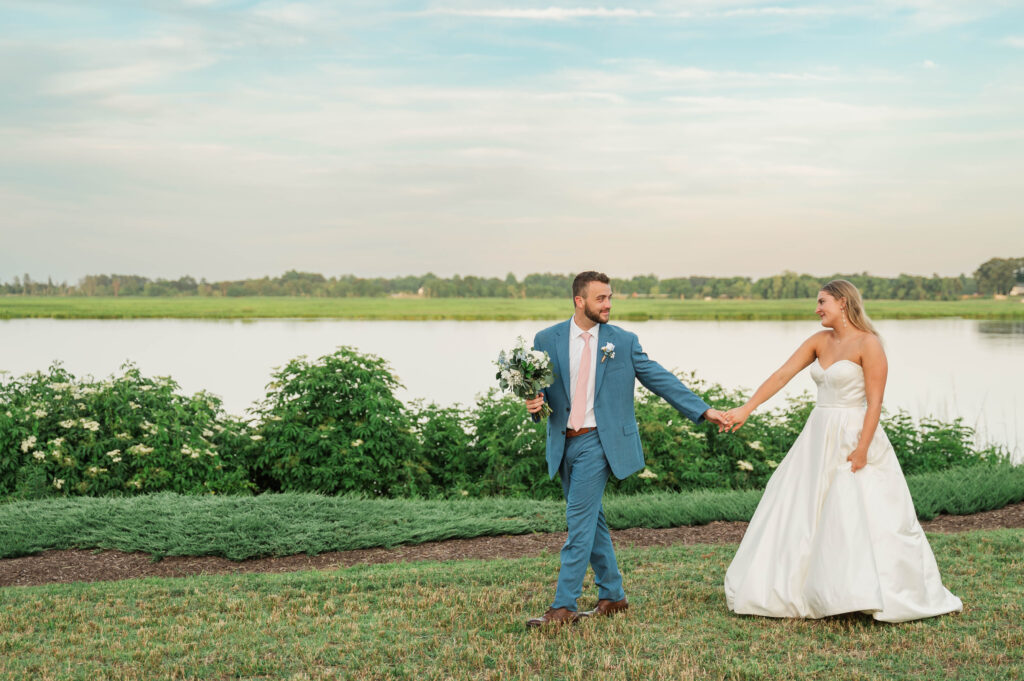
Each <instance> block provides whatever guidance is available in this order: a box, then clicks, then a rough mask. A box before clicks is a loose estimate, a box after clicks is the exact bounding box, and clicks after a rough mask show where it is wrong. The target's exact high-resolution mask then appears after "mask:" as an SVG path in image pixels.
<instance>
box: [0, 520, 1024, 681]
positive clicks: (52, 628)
mask: <svg viewBox="0 0 1024 681" xmlns="http://www.w3.org/2000/svg"><path fill="white" fill-rule="evenodd" d="M929 539H930V541H931V544H932V547H933V549H934V551H935V554H936V557H937V559H938V562H939V568H940V570H941V571H942V576H943V581H944V583H945V585H946V586H947V587H948V588H949V589H950V590H952V591H953V592H954V593H955V594H957V595H958V596H960V597H961V599H962V600H963V601H964V604H965V608H964V611H963V612H962V613H958V614H953V615H947V616H943V617H938V618H933V619H928V620H921V621H917V622H909V623H904V624H896V625H893V624H881V623H877V622H874V621H873V620H871V619H870V618H869V617H867V616H863V615H847V616H840V617H833V618H827V619H824V620H806V621H804V620H772V619H763V618H756V617H740V616H736V615H733V614H731V613H729V612H728V610H727V609H726V606H725V597H724V595H723V592H722V579H723V577H724V574H725V569H726V567H727V565H728V563H729V561H730V560H731V559H732V555H733V553H734V552H735V549H736V547H735V546H734V545H717V546H708V545H697V546H672V547H667V548H645V549H628V548H623V549H621V550H620V551H619V559H620V565H621V568H622V571H623V575H624V577H625V580H626V586H627V589H628V594H629V598H630V601H631V603H632V605H633V607H632V609H631V610H630V611H629V612H628V613H627V614H626V615H624V616H617V617H615V618H611V619H602V620H591V621H584V622H582V623H581V624H579V625H577V626H575V627H569V628H565V629H560V630H551V631H540V632H537V631H527V630H526V629H525V628H524V626H523V621H524V620H525V619H526V618H527V617H530V616H534V615H537V614H539V613H541V612H543V611H544V609H545V608H546V606H547V603H548V601H549V599H550V597H551V594H552V591H553V586H554V579H555V575H556V573H557V568H558V555H557V553H554V552H553V553H551V554H550V555H546V556H542V557H540V558H524V559H517V560H494V561H487V562H481V561H462V562H449V563H405V564H393V565H378V566H357V567H352V568H345V569H340V570H334V571H325V572H303V573H293V574H279V575H240V576H209V577H191V578H182V579H146V580H129V581H123V582H110V583H97V584H67V585H50V586H41V587H9V588H5V589H0V602H2V604H3V607H2V608H0V631H2V632H3V635H2V636H0V678H5V679H7V678H10V679H15V678H17V679H22V678H25V679H29V678H31V679H40V680H45V679H90V680H91V679H156V678H179V679H191V678H197V679H226V678H246V679H249V678H259V679H354V680H363V679H410V680H413V679H415V680H416V681H420V680H422V679H502V680H504V679H524V680H525V679H543V680H549V679H581V680H582V679H602V680H604V679H673V680H674V679H837V678H842V679H952V678H956V679H979V680H980V679H984V680H985V681H996V680H1002V679H1006V680H1010V679H1019V678H1021V675H1022V673H1024V628H1022V626H1021V620H1022V618H1024V562H1022V556H1024V530H998V531H990V532H973V533H965V534H961V535H932V536H931V537H930V538H929ZM593 593H594V589H593V585H592V584H591V583H590V580H589V578H588V584H587V588H586V590H585V594H586V595H585V596H584V600H583V602H581V604H580V605H581V606H582V607H590V605H591V601H592V600H593Z"/></svg>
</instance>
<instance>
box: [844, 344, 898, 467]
mask: <svg viewBox="0 0 1024 681" xmlns="http://www.w3.org/2000/svg"><path fill="white" fill-rule="evenodd" d="M860 362H861V366H862V367H864V393H865V395H866V396H867V401H868V408H867V411H866V412H865V413H864V427H863V428H861V431H860V440H858V441H857V448H856V449H854V450H853V452H852V453H851V454H850V455H849V456H848V457H846V460H847V461H849V462H850V463H851V464H853V465H852V466H850V470H851V471H853V472H854V473H856V472H857V471H859V470H860V469H861V468H864V466H866V465H867V463H868V447H869V446H870V445H871V439H872V438H873V437H874V436H875V430H877V429H878V421H879V419H880V418H881V417H882V395H883V393H885V380H886V378H887V377H888V375H889V362H888V360H886V358H885V350H883V349H882V343H881V342H879V340H878V338H877V337H876V336H874V335H872V336H868V338H867V339H865V341H864V346H863V347H862V348H861V356H860Z"/></svg>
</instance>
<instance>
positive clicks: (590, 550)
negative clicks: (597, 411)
mask: <svg viewBox="0 0 1024 681" xmlns="http://www.w3.org/2000/svg"><path fill="white" fill-rule="evenodd" d="M558 472H559V474H560V475H561V478H562V493H563V494H564V495H565V520H566V523H567V524H568V526H569V536H568V538H567V539H566V540H565V545H564V546H563V547H562V552H561V562H562V565H561V568H560V569H559V571H558V588H557V589H556V591H555V601H554V602H553V603H552V604H551V607H552V608H568V609H569V610H573V611H575V610H576V600H577V599H578V598H579V597H580V596H581V595H582V593H583V578H584V577H585V576H586V573H587V564H588V563H589V564H590V565H591V566H592V567H593V568H594V581H595V582H596V583H597V590H598V591H597V597H598V598H606V599H608V600H612V601H618V600H621V599H623V598H625V597H626V594H625V592H623V590H622V575H621V574H620V573H619V566H618V563H617V562H616V561H615V549H614V548H612V538H611V534H610V533H609V532H608V524H607V523H606V522H605V519H604V508H603V506H602V504H601V497H602V496H603V495H604V487H605V484H607V482H608V476H609V475H610V474H611V468H610V467H609V465H608V459H607V457H605V453H604V448H603V447H602V446H601V439H600V438H599V437H598V434H597V431H591V432H589V433H585V434H583V435H580V436H577V437H574V438H571V439H568V440H566V441H565V454H564V456H563V457H562V463H561V466H560V467H559V471H558Z"/></svg>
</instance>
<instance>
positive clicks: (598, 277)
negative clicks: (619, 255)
mask: <svg viewBox="0 0 1024 681" xmlns="http://www.w3.org/2000/svg"><path fill="white" fill-rule="evenodd" d="M592 281H599V282H601V283H602V284H610V283H612V282H611V280H610V279H609V278H608V275H607V274H605V273H604V272H580V273H579V274H577V275H576V278H575V279H573V280H572V299H573V300H576V296H582V295H583V290H584V289H585V288H587V284H589V283H590V282H592Z"/></svg>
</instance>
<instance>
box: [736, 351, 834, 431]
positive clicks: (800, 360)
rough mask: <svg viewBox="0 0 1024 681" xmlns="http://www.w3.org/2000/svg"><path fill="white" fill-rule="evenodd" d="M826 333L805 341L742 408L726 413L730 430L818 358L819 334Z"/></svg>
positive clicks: (739, 424) (745, 419)
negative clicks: (729, 421) (729, 422)
mask: <svg viewBox="0 0 1024 681" xmlns="http://www.w3.org/2000/svg"><path fill="white" fill-rule="evenodd" d="M822 333H828V332H827V331H826V332H818V333H816V334H814V335H813V336H811V337H810V338H808V339H807V340H805V341H804V342H803V343H802V344H801V345H800V347H799V348H797V349H796V352H794V353H793V354H792V356H790V358H789V359H787V360H786V363H785V364H783V365H782V366H781V367H779V368H778V369H776V370H775V372H774V373H773V374H772V375H771V376H769V377H768V378H767V379H765V382H764V383H762V384H761V387H759V388H758V389H757V390H755V391H754V395H753V396H752V397H751V398H750V399H749V400H747V403H746V404H744V405H743V406H742V407H736V408H735V409H730V410H729V411H728V412H727V413H726V417H727V418H728V419H730V420H731V421H732V424H731V427H730V430H731V431H735V430H738V429H739V427H740V426H742V425H743V424H744V423H746V421H747V419H748V418H750V414H751V412H753V411H754V409H756V408H757V407H759V406H760V405H761V404H762V403H764V402H765V401H766V400H767V399H769V398H770V397H771V396H772V395H774V394H775V393H777V392H779V391H780V390H782V388H783V387H785V385H786V384H787V383H789V381H790V380H791V379H792V378H793V377H794V376H796V375H797V374H798V373H800V372H801V371H803V369H804V368H805V367H806V366H807V365H808V364H810V363H811V362H813V361H814V358H815V357H817V356H818V344H819V342H820V341H821V334H822Z"/></svg>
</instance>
